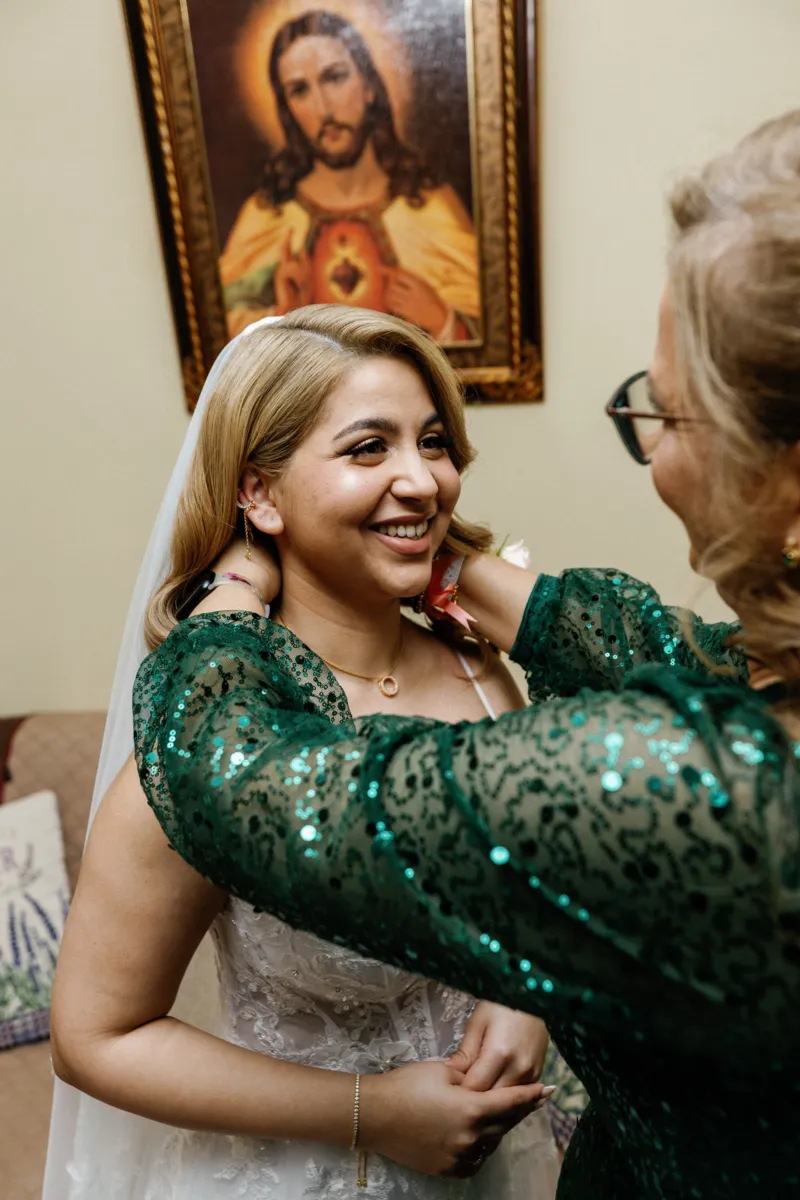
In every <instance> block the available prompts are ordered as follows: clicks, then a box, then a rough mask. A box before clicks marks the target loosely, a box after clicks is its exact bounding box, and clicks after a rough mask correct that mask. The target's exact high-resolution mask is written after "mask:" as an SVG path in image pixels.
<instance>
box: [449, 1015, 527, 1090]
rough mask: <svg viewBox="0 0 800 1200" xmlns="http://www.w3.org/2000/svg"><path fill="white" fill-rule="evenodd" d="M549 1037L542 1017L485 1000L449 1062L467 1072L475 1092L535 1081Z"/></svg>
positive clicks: (465, 1079)
mask: <svg viewBox="0 0 800 1200" xmlns="http://www.w3.org/2000/svg"><path fill="white" fill-rule="evenodd" d="M548 1042H549V1037H548V1033H547V1029H546V1027H545V1024H544V1022H543V1021H540V1020H539V1019H538V1017H531V1016H528V1015H527V1014H526V1013H521V1012H516V1011H514V1010H513V1009H510V1008H502V1007H501V1006H500V1005H499V1004H489V1003H488V1002H487V1001H485V1000H482V1001H481V1002H480V1003H479V1004H478V1006H477V1008H476V1009H475V1011H474V1013H473V1014H472V1016H471V1017H470V1019H469V1021H468V1022H467V1027H466V1029H465V1031H464V1037H463V1040H462V1042H461V1045H460V1046H459V1048H458V1050H457V1051H456V1053H455V1054H454V1055H453V1056H452V1058H450V1059H449V1060H448V1061H449V1063H450V1064H451V1065H452V1066H454V1067H455V1068H456V1069H457V1070H459V1071H463V1072H464V1086H465V1087H468V1088H471V1089H472V1090H473V1091H476V1092H488V1091H489V1090H490V1089H491V1088H494V1087H509V1086H515V1085H518V1084H525V1083H535V1082H536V1081H537V1080H538V1078H539V1076H540V1075H541V1072H542V1068H543V1067H544V1059H545V1055H546V1053H547V1046H548Z"/></svg>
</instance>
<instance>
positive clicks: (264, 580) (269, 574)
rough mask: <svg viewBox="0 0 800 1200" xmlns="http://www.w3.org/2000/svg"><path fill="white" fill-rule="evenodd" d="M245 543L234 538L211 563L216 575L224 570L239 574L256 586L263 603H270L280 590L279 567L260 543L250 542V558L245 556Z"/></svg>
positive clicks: (240, 539)
mask: <svg viewBox="0 0 800 1200" xmlns="http://www.w3.org/2000/svg"><path fill="white" fill-rule="evenodd" d="M245 549H246V547H245V543H244V540H243V539H242V538H234V539H233V541H232V542H230V543H229V544H228V545H227V546H226V547H225V549H224V550H223V552H222V554H221V555H220V556H219V558H218V559H217V561H216V562H215V563H214V564H213V567H214V570H215V571H216V572H217V574H218V575H221V574H223V573H224V572H226V571H230V572H232V573H233V574H234V575H241V576H242V578H243V579H246V580H247V581H248V583H252V585H253V587H256V588H258V590H259V592H261V595H262V596H263V597H264V603H265V604H272V602H273V600H274V599H275V597H276V596H277V595H278V593H279V592H280V590H281V567H280V563H279V562H278V561H277V559H276V558H275V557H274V556H273V555H272V554H271V553H270V552H269V550H266V549H265V548H264V547H263V546H262V545H260V544H257V543H255V542H252V541H251V543H250V555H251V557H250V558H245Z"/></svg>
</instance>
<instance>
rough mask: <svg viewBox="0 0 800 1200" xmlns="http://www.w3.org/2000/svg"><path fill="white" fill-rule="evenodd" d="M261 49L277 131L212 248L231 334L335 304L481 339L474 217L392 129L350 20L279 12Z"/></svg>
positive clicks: (450, 340) (382, 87) (380, 81)
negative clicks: (281, 17)
mask: <svg viewBox="0 0 800 1200" xmlns="http://www.w3.org/2000/svg"><path fill="white" fill-rule="evenodd" d="M276 7H277V8H278V11H279V6H276ZM339 7H340V8H341V5H339ZM265 57H266V61H263V62H262V63H261V64H260V67H261V69H262V70H263V73H264V74H263V76H262V78H263V79H265V80H266V83H267V84H268V88H269V92H270V97H271V102H272V103H273V104H274V110H275V113H276V116H277V122H276V126H278V127H279V135H280V136H279V139H276V145H275V146H274V147H273V149H272V152H271V153H270V154H269V156H268V157H267V159H266V162H265V164H264V167H263V172H262V175H261V179H260V181H258V185H257V186H256V187H255V189H254V190H253V192H252V194H251V195H249V196H248V198H247V199H246V200H245V202H244V204H243V205H241V207H240V209H239V211H238V215H237V216H236V218H235V220H234V222H233V225H232V228H231V230H230V233H229V234H228V236H227V239H226V241H225V244H224V247H223V249H222V253H221V258H220V276H221V280H222V286H223V294H224V300H225V308H226V313H227V321H228V331H229V333H230V335H231V336H233V335H234V334H236V333H238V332H239V331H240V330H241V329H243V328H244V327H245V326H246V325H248V324H250V323H251V322H252V321H255V320H257V319H258V318H259V317H262V316H267V315H281V314H283V313H286V312H289V311H291V310H292V309H295V308H298V307H300V306H302V305H306V304H315V303H338V304H351V305H357V306H359V307H363V308H374V309H377V310H379V311H381V312H391V313H394V314H396V315H397V316H400V317H403V318H404V319H405V320H407V321H411V322H413V323H415V324H416V325H419V326H420V327H421V328H423V329H424V330H426V331H427V332H428V333H429V334H430V335H431V336H432V337H433V338H435V339H436V340H437V341H439V342H441V343H442V344H445V345H450V344H456V345H457V344H459V343H465V342H474V341H475V340H476V339H479V338H480V328H481V295H480V277H479V267H478V246H477V240H476V236H475V229H474V225H473V221H472V217H471V215H470V212H469V211H468V209H467V207H466V206H465V204H464V202H463V200H462V199H461V197H460V196H459V194H458V192H457V191H456V189H455V188H454V187H453V186H451V185H450V184H449V183H448V182H447V181H446V180H443V179H441V178H439V177H438V176H437V174H436V173H435V172H434V171H433V170H432V169H431V166H430V165H429V163H428V162H426V159H425V157H423V155H422V154H421V153H420V152H419V151H418V150H416V149H415V148H414V146H413V145H411V144H409V143H408V142H407V141H406V140H404V138H403V137H402V136H401V133H400V132H398V121H397V114H396V112H395V111H394V110H393V106H392V102H391V100H390V95H389V91H388V90H387V86H386V81H385V79H384V78H383V76H382V74H381V72H380V71H379V69H378V67H377V65H376V62H375V58H374V55H373V54H372V53H371V51H370V48H369V46H368V43H367V39H366V38H365V36H363V35H362V32H360V31H359V29H358V28H357V27H356V24H355V23H351V21H349V20H347V19H346V18H345V17H344V16H343V15H341V13H337V12H333V11H328V10H326V9H322V8H319V9H313V10H309V11H305V12H301V13H299V14H296V15H293V16H291V17H287V19H286V20H285V21H284V22H283V23H282V24H279V25H278V27H277V29H276V32H275V34H274V37H273V38H272V41H271V46H270V47H269V48H268V53H267V54H266V56H265ZM253 182H254V183H256V180H255V179H254V181H253ZM251 186H253V185H251ZM240 195H241V193H240Z"/></svg>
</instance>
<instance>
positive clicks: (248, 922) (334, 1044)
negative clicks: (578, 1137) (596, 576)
mask: <svg viewBox="0 0 800 1200" xmlns="http://www.w3.org/2000/svg"><path fill="white" fill-rule="evenodd" d="M459 657H460V656H459ZM462 664H463V666H464V667H465V669H466V671H467V673H468V674H469V676H470V677H471V678H472V679H473V683H474V686H475V689H476V691H477V692H478V695H479V696H480V698H481V701H482V703H483V704H484V706H485V707H486V710H487V712H488V713H489V715H490V716H492V717H493V716H494V713H493V712H492V710H491V706H490V704H489V702H488V699H487V697H486V696H485V694H484V692H483V689H482V688H481V686H480V683H479V682H478V681H477V680H475V679H474V676H473V674H472V671H471V670H470V667H469V664H468V663H467V662H466V660H464V659H462ZM211 935H212V939H213V943H214V948H215V955H216V970H217V976H218V980H219V990H218V999H219V1001H220V1003H221V1006H222V1012H221V1016H219V1015H218V1016H217V1017H216V1020H214V1022H213V1024H214V1025H215V1028H214V1032H216V1033H218V1034H219V1036H221V1037H224V1038H225V1039H226V1040H228V1041H230V1042H234V1043H235V1044H236V1045H239V1046H244V1047H246V1048H247V1049H249V1050H254V1051H256V1053H259V1054H268V1055H271V1056H273V1057H275V1058H280V1059H284V1060H286V1061H288V1062H295V1063H302V1064H304V1065H306V1066H313V1067H323V1068H327V1069H328V1070H335V1071H348V1072H351V1073H353V1074H355V1072H357V1071H358V1072H361V1073H362V1074H373V1073H375V1072H378V1071H388V1070H391V1069H392V1068H393V1067H397V1066H401V1065H403V1064H405V1063H410V1062H419V1061H421V1060H424V1059H433V1058H443V1057H446V1056H447V1055H449V1054H451V1053H452V1052H453V1051H454V1050H455V1049H456V1048H457V1047H458V1044H459V1042H460V1041H461V1038H462V1036H463V1033H464V1026H465V1024H466V1021H467V1018H468V1017H469V1015H470V1013H471V1012H472V1010H473V1008H474V1005H475V1001H474V1000H473V999H472V998H471V997H470V996H466V995H463V994H462V993H460V992H456V991H453V990H452V989H450V988H447V987H444V986H443V985H442V984H439V983H434V982H432V981H430V980H425V979H420V978H419V977H418V976H416V975H411V974H409V973H407V972H405V971H400V970H398V969H396V968H394V967H388V966H384V965H383V964H382V963H380V962H377V961H376V960H373V959H366V958H362V957H360V956H359V955H358V954H355V953H353V952H352V951H350V950H346V949H343V948H342V947H340V946H337V945H334V944H332V943H331V942H326V941H323V940H321V939H320V938H317V937H315V936H314V935H313V934H309V933H302V932H300V931H298V930H296V929H292V928H291V927H290V926H288V925H286V924H285V923H284V922H283V921H279V920H278V919H277V918H276V917H272V916H270V915H269V914H267V913H263V912H257V911H256V910H255V909H254V908H253V907H252V906H251V905H249V904H246V903H244V902H243V901H240V900H236V899H231V900H229V901H228V903H227V904H226V906H225V908H224V909H223V911H222V913H221V914H220V915H219V916H218V917H217V919H216V921H215V922H214V924H213V926H212V928H211ZM209 975H210V972H208V971H207V978H208V976H209ZM210 983H211V981H210V979H209V982H208V985H207V990H208V987H210ZM193 990H194V992H195V993H197V992H198V991H199V990H200V989H199V988H198V985H197V983H195V984H194V987H193ZM181 1015H184V1016H185V1017H186V1019H189V1020H190V1021H192V1022H193V1023H197V1024H201V1025H203V1024H204V1025H206V1027H208V1026H209V1024H210V1020H209V1017H208V1015H207V1014H206V1015H205V1016H203V1015H199V1017H198V1019H196V1020H194V1018H195V1016H196V1014H192V1013H186V1014H181ZM114 1111H115V1110H113V1109H107V1108H106V1107H105V1106H96V1104H95V1102H93V1101H87V1102H84V1105H83V1110H82V1119H81V1120H80V1121H79V1124H78V1131H77V1137H76V1141H75V1154H74V1157H73V1159H72V1162H71V1163H70V1166H69V1168H68V1171H69V1175H70V1178H71V1185H70V1187H69V1190H68V1192H67V1197H68V1200H349V1198H350V1197H353V1198H355V1197H362V1196H363V1197H364V1200H553V1197H554V1195H555V1190H556V1183H557V1179H558V1172H559V1163H558V1155H557V1151H556V1146H555V1141H554V1138H553V1134H552V1130H551V1125H550V1117H549V1114H548V1112H547V1109H546V1108H544V1109H542V1110H540V1111H539V1112H536V1113H534V1114H532V1115H531V1116H530V1117H528V1118H527V1119H526V1120H525V1121H523V1122H522V1124H521V1125H519V1126H518V1127H517V1128H516V1129H515V1130H513V1131H512V1132H511V1133H510V1134H509V1135H508V1136H507V1137H506V1138H505V1139H504V1141H503V1142H502V1144H501V1146H500V1148H499V1149H498V1150H497V1151H496V1152H495V1154H493V1155H492V1156H491V1157H490V1158H489V1159H488V1160H487V1161H486V1163H485V1164H484V1166H483V1167H482V1168H481V1170H480V1172H479V1173H478V1174H477V1175H476V1176H474V1177H473V1178H472V1179H469V1180H458V1179H440V1178H434V1177H432V1176H429V1175H421V1174H419V1173H417V1172H416V1171H412V1170H410V1169H409V1168H407V1167H402V1166H399V1165H398V1164H397V1163H395V1162H393V1161H391V1160H389V1159H384V1158H380V1157H378V1156H377V1155H374V1154H370V1155H369V1158H368V1165H367V1179H368V1185H367V1187H366V1188H357V1186H356V1156H355V1154H353V1153H350V1152H349V1151H348V1150H345V1149H339V1148H336V1147H331V1146H326V1145H321V1144H316V1143H312V1142H296V1141H292V1142H289V1141H274V1140H260V1139H256V1138H251V1137H234V1136H228V1135H222V1134H209V1133H197V1132H192V1131H190V1130H183V1129H169V1128H167V1127H165V1126H159V1125H156V1124H154V1123H153V1122H150V1121H143V1120H142V1121H135V1119H131V1118H126V1126H125V1128H126V1130H127V1131H129V1134H130V1131H132V1130H134V1129H136V1128H138V1131H139V1140H138V1141H137V1139H136V1137H135V1136H134V1137H132V1136H128V1137H127V1138H126V1139H120V1138H119V1136H118V1135H117V1134H116V1133H115V1130H114V1127H113V1125H109V1124H106V1125H105V1127H104V1124H103V1122H104V1121H106V1122H109V1121H113V1114H114ZM59 1200H60V1198H59Z"/></svg>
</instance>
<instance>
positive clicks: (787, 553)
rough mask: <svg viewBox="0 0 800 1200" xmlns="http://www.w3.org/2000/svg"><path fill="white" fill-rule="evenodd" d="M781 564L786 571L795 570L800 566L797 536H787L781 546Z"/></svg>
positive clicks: (799, 548) (799, 546) (799, 547)
mask: <svg viewBox="0 0 800 1200" xmlns="http://www.w3.org/2000/svg"><path fill="white" fill-rule="evenodd" d="M783 565H784V566H785V567H786V569H787V571H795V570H796V569H797V568H798V567H800V545H798V543H797V538H789V540H788V542H787V543H786V545H785V546H784V547H783Z"/></svg>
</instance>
